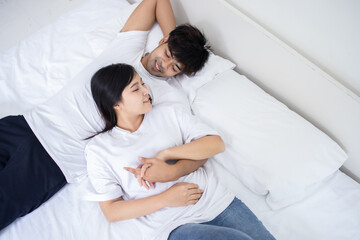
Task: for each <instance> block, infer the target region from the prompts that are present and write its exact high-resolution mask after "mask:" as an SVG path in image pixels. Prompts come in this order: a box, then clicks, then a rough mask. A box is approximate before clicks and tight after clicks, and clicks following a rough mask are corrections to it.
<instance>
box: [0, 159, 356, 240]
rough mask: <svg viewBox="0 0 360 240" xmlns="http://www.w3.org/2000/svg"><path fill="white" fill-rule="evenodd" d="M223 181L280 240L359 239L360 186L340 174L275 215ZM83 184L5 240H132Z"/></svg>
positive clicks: (15, 226)
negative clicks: (86, 194) (85, 196)
mask: <svg viewBox="0 0 360 240" xmlns="http://www.w3.org/2000/svg"><path fill="white" fill-rule="evenodd" d="M209 164H210V165H212V166H213V167H215V168H216V169H217V170H216V174H217V176H218V177H219V179H221V182H222V183H223V184H225V185H226V186H229V187H230V189H232V190H233V191H234V192H235V193H236V195H237V197H239V198H240V199H241V200H242V201H243V202H245V203H246V204H247V206H248V207H249V208H250V209H251V210H252V211H253V212H254V213H255V214H256V215H257V217H258V218H259V219H260V220H261V221H262V222H263V223H264V225H265V226H266V227H267V228H268V229H269V231H270V232H271V233H272V234H273V235H274V236H275V237H276V239H278V240H304V239H307V240H319V239H327V240H339V239H341V240H347V239H348V240H356V239H359V236H360V218H359V216H360V212H359V209H360V202H359V201H358V199H360V188H359V185H358V184H357V183H356V182H355V181H353V180H352V179H350V178H349V177H348V176H346V175H345V174H344V173H342V172H340V171H338V172H336V174H335V175H334V176H333V178H332V179H331V180H330V181H329V182H328V183H327V184H325V185H324V186H322V187H321V189H319V191H318V192H316V193H315V194H314V195H312V196H311V197H308V198H307V199H305V200H303V201H302V202H300V203H298V204H294V205H292V206H290V207H287V208H284V209H282V210H278V211H272V210H271V209H270V208H269V207H268V205H267V204H266V201H265V197H264V196H260V195H256V194H254V193H253V192H251V191H250V190H249V189H247V188H246V187H245V186H244V185H243V184H242V183H241V182H239V181H238V180H237V179H236V178H235V177H233V176H231V175H229V173H228V172H226V171H225V170H224V169H223V168H222V167H221V166H220V165H219V164H216V163H215V162H213V163H209ZM80 193H81V183H77V184H68V185H67V186H65V187H64V188H63V189H62V190H61V191H60V192H58V193H57V194H56V195H55V196H54V197H53V198H51V199H50V200H49V201H47V202H46V203H44V204H43V205H42V206H40V207H39V208H38V209H37V210H35V211H34V212H32V213H30V214H28V215H27V216H25V217H22V218H20V219H18V220H16V221H15V222H14V223H12V224H11V225H10V226H8V227H7V228H6V229H4V230H3V231H1V232H0V239H14V240H15V239H39V240H41V239H44V240H45V239H79V240H81V239H94V240H95V239H127V238H126V236H127V232H129V231H136V230H137V229H136V228H134V226H133V225H131V221H125V222H117V223H111V224H110V223H108V222H107V220H106V219H105V217H104V216H103V215H102V212H101V210H100V208H99V205H98V204H97V203H95V202H87V201H83V200H81V194H80Z"/></svg>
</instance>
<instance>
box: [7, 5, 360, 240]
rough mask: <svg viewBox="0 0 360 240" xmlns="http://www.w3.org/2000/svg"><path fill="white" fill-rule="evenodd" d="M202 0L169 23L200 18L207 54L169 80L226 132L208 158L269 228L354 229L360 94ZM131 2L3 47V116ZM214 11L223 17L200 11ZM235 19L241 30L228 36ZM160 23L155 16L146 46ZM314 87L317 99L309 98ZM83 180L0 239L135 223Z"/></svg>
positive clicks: (119, 228) (117, 230)
mask: <svg viewBox="0 0 360 240" xmlns="http://www.w3.org/2000/svg"><path fill="white" fill-rule="evenodd" d="M204 3H205V0H198V1H195V2H194V1H190V0H185V1H181V2H180V1H173V7H174V11H175V14H176V18H177V22H178V23H182V22H190V23H192V24H195V25H197V26H199V27H200V28H201V29H203V31H204V32H205V34H206V35H207V36H208V38H209V40H210V43H211V45H212V46H213V50H214V54H213V55H211V58H210V59H209V62H208V63H207V65H206V66H205V67H204V69H203V70H201V71H200V72H199V73H198V74H196V75H195V76H194V77H192V78H187V77H181V78H177V79H174V80H173V81H172V82H171V84H173V85H176V86H177V87H179V88H180V89H182V91H184V92H185V93H186V94H187V96H188V100H189V104H190V106H191V108H192V111H193V113H194V114H195V115H197V116H199V117H200V118H201V119H202V120H203V121H205V122H206V123H207V124H209V125H211V126H213V127H214V128H216V129H217V130H218V131H219V132H220V133H221V134H222V136H223V139H224V140H225V143H226V145H227V151H226V152H225V153H223V154H220V155H217V156H215V157H214V158H213V159H210V160H209V161H208V163H207V165H209V167H212V168H214V169H216V176H217V178H218V180H219V181H220V182H222V183H223V184H224V185H226V186H227V187H228V188H229V189H231V190H232V191H234V192H235V193H236V195H237V196H238V197H239V198H240V199H241V200H243V201H244V202H245V203H246V204H247V205H248V207H249V208H250V209H251V210H252V211H253V212H254V213H255V214H256V215H257V217H258V218H259V219H260V220H261V221H262V222H263V223H264V225H265V226H266V227H267V228H268V229H269V231H270V232H271V233H272V234H273V235H274V236H275V238H276V239H279V240H289V239H290V240H297V239H299V240H300V239H310V240H311V239H313V240H318V239H334V240H335V239H349V240H350V239H351V240H353V239H360V185H359V183H357V182H356V181H355V180H354V179H352V178H350V177H349V176H348V175H346V174H345V173H344V172H343V171H346V172H347V173H348V174H352V176H353V177H354V178H355V179H356V177H359V176H360V174H359V170H360V168H359V159H360V154H359V148H358V147H356V145H357V144H358V143H359V142H360V140H359V136H360V132H359V126H358V124H357V123H358V122H359V121H360V117H359V116H360V113H359V111H360V101H359V97H358V96H356V95H355V94H353V93H352V92H351V91H349V90H347V89H345V88H344V87H342V86H341V85H339V84H338V83H336V80H335V79H332V78H331V77H329V76H328V75H327V74H326V73H324V72H323V71H321V70H320V69H319V68H317V67H316V66H315V65H313V64H312V63H311V62H309V61H308V60H306V59H305V58H303V57H302V56H301V55H299V54H298V53H296V52H295V51H294V50H292V49H291V48H290V47H288V46H287V45H286V44H284V43H283V42H281V41H280V40H279V39H277V38H276V37H274V36H273V35H272V34H270V33H269V32H267V31H266V30H264V29H263V28H261V26H259V25H258V24H256V23H255V22H253V21H252V20H251V19H249V18H248V17H247V16H246V15H244V14H242V13H241V12H240V11H239V10H238V9H236V8H234V7H233V6H232V5H231V2H228V1H223V0H220V1H216V0H212V1H206V4H207V10H206V11H205V10H201V9H202V7H201V6H202V5H203V4H204ZM134 7H135V5H131V4H130V3H129V2H127V1H125V0H88V1H85V2H84V4H83V5H81V6H80V7H78V8H76V9H73V10H71V11H69V12H68V13H66V14H65V15H63V16H62V17H61V18H59V19H58V20H57V21H55V22H53V23H51V24H49V25H47V26H46V27H44V28H42V29H41V30H39V31H37V32H36V33H34V34H32V35H31V36H29V37H28V38H26V39H24V40H23V41H21V42H20V43H18V44H17V45H15V46H14V47H12V48H10V49H8V50H6V51H4V52H2V53H1V55H0V89H1V94H0V106H1V109H0V117H4V116H7V115H10V114H22V113H24V112H26V111H28V110H30V109H32V108H33V107H35V106H36V105H38V104H40V103H43V102H45V101H47V100H48V99H49V98H50V97H51V96H53V95H55V94H56V93H57V92H58V91H61V89H62V88H63V87H64V86H65V85H66V84H67V83H69V82H70V81H71V80H72V79H73V78H74V77H75V76H76V74H77V73H78V72H79V71H80V70H82V69H83V68H85V67H86V66H87V65H88V64H89V63H90V62H92V61H94V60H95V59H96V58H97V57H98V56H99V55H100V54H101V52H102V51H103V50H104V49H106V47H107V46H108V45H109V43H110V42H111V39H112V38H113V37H114V36H115V34H116V32H117V31H118V29H119V28H120V27H121V25H122V24H123V23H124V21H126V19H127V17H128V16H129V15H130V13H131V10H132V9H134ZM212 10H213V11H215V10H216V14H219V15H217V16H225V15H226V16H227V17H226V18H224V19H222V18H219V19H210V18H209V17H206V14H208V16H210V15H211V14H209V13H208V12H209V11H210V12H211V11H212ZM207 11H208V12H207ZM223 21H225V22H223ZM227 21H229V22H227ZM232 24H235V25H232ZM220 26H226V27H220ZM231 28H233V29H238V30H239V32H240V33H241V36H242V37H241V38H238V39H236V38H234V37H230V38H226V34H225V33H226V31H230V30H231ZM239 32H238V33H239ZM240 33H239V34H240ZM159 34H161V33H160V30H159V28H158V27H157V26H155V27H154V28H153V29H152V32H151V35H150V36H149V42H148V46H147V48H148V49H152V48H153V47H154V44H156V42H157V40H158V39H159ZM233 34H235V36H236V33H235V32H234V33H233ZM231 39H232V40H233V41H236V43H235V42H232V40H231ZM234 39H235V40H234ZM230 46H235V47H230ZM240 53H241V54H240ZM269 56H271V58H270V57H269ZM274 59H275V60H274ZM280 66H281V67H280ZM284 69H285V70H284ZM249 79H251V80H249ZM255 83H256V84H255ZM304 86H306V87H304ZM319 89H321V91H320V90H319ZM264 90H266V91H264ZM269 93H271V95H270V94H269ZM319 94H321V99H323V101H316V99H318V98H319ZM274 96H275V97H276V98H275V97H274ZM277 99H280V100H281V101H282V102H284V103H286V104H284V103H282V102H280V101H279V100H277ZM309 102H311V103H312V104H309ZM329 104H331V105H332V106H333V108H332V110H331V111H330V110H329V107H328V105H329ZM343 104H346V106H347V108H346V109H343V106H344V105H343ZM289 107H290V108H291V109H293V110H295V111H296V112H295V111H293V110H291V109H290V108H289ZM324 108H325V109H324ZM340 110H341V112H340V113H341V114H338V115H337V114H334V112H335V113H336V112H337V111H340ZM298 113H299V114H300V115H299V114H298ZM329 116H332V117H331V118H330V117H329ZM304 117H305V118H306V119H308V120H310V121H311V123H310V122H309V121H308V120H305V118H304ZM315 126H316V127H315ZM319 129H321V130H319ZM324 132H326V134H325V133H324ZM349 132H350V133H351V134H349ZM329 136H331V137H329ZM344 163H345V164H344ZM341 166H343V167H342V170H343V171H341V170H339V168H340V167H341ZM83 184H84V182H80V183H74V184H67V185H66V186H65V187H64V188H63V189H62V190H61V191H60V192H58V193H57V194H56V195H55V196H54V197H53V198H51V199H50V200H49V201H47V202H46V203H45V204H43V205H42V206H41V207H39V208H38V209H37V210H35V211H34V212H32V213H30V214H28V215H27V216H25V217H22V218H20V219H18V220H16V221H15V222H14V223H12V224H11V225H10V226H8V227H7V228H5V229H4V230H2V231H1V232H0V239H126V234H127V231H136V229H133V228H131V220H129V221H124V222H116V223H111V224H109V223H108V222H107V221H106V219H105V217H104V216H103V215H102V212H101V210H100V208H99V206H98V204H97V203H94V202H88V201H84V199H83V198H82V189H83V186H82V185H83Z"/></svg>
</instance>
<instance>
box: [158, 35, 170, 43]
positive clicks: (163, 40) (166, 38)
mask: <svg viewBox="0 0 360 240" xmlns="http://www.w3.org/2000/svg"><path fill="white" fill-rule="evenodd" d="M168 39H169V35H167V36H165V37H163V38H162V39H161V40H160V42H159V45H161V44H163V43H165V42H166V41H167V40H168Z"/></svg>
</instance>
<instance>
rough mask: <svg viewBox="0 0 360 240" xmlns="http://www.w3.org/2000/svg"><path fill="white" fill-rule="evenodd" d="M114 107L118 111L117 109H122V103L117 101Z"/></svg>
mask: <svg viewBox="0 0 360 240" xmlns="http://www.w3.org/2000/svg"><path fill="white" fill-rule="evenodd" d="M113 108H114V110H115V111H116V110H121V104H120V102H118V103H115V105H114V106H113Z"/></svg>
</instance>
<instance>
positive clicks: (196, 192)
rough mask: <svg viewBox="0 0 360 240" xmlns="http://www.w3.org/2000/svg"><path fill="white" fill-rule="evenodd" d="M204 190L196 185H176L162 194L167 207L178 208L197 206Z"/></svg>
mask: <svg viewBox="0 0 360 240" xmlns="http://www.w3.org/2000/svg"><path fill="white" fill-rule="evenodd" d="M203 192H204V191H203V190H201V189H199V186H198V185H197V184H194V183H185V182H183V183H176V184H174V185H173V186H172V187H170V188H169V189H168V190H166V191H165V192H163V193H161V195H162V196H161V197H163V199H164V201H165V204H166V206H169V207H178V206H187V205H191V204H195V203H197V202H198V201H199V199H200V198H201V196H202V194H203Z"/></svg>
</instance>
